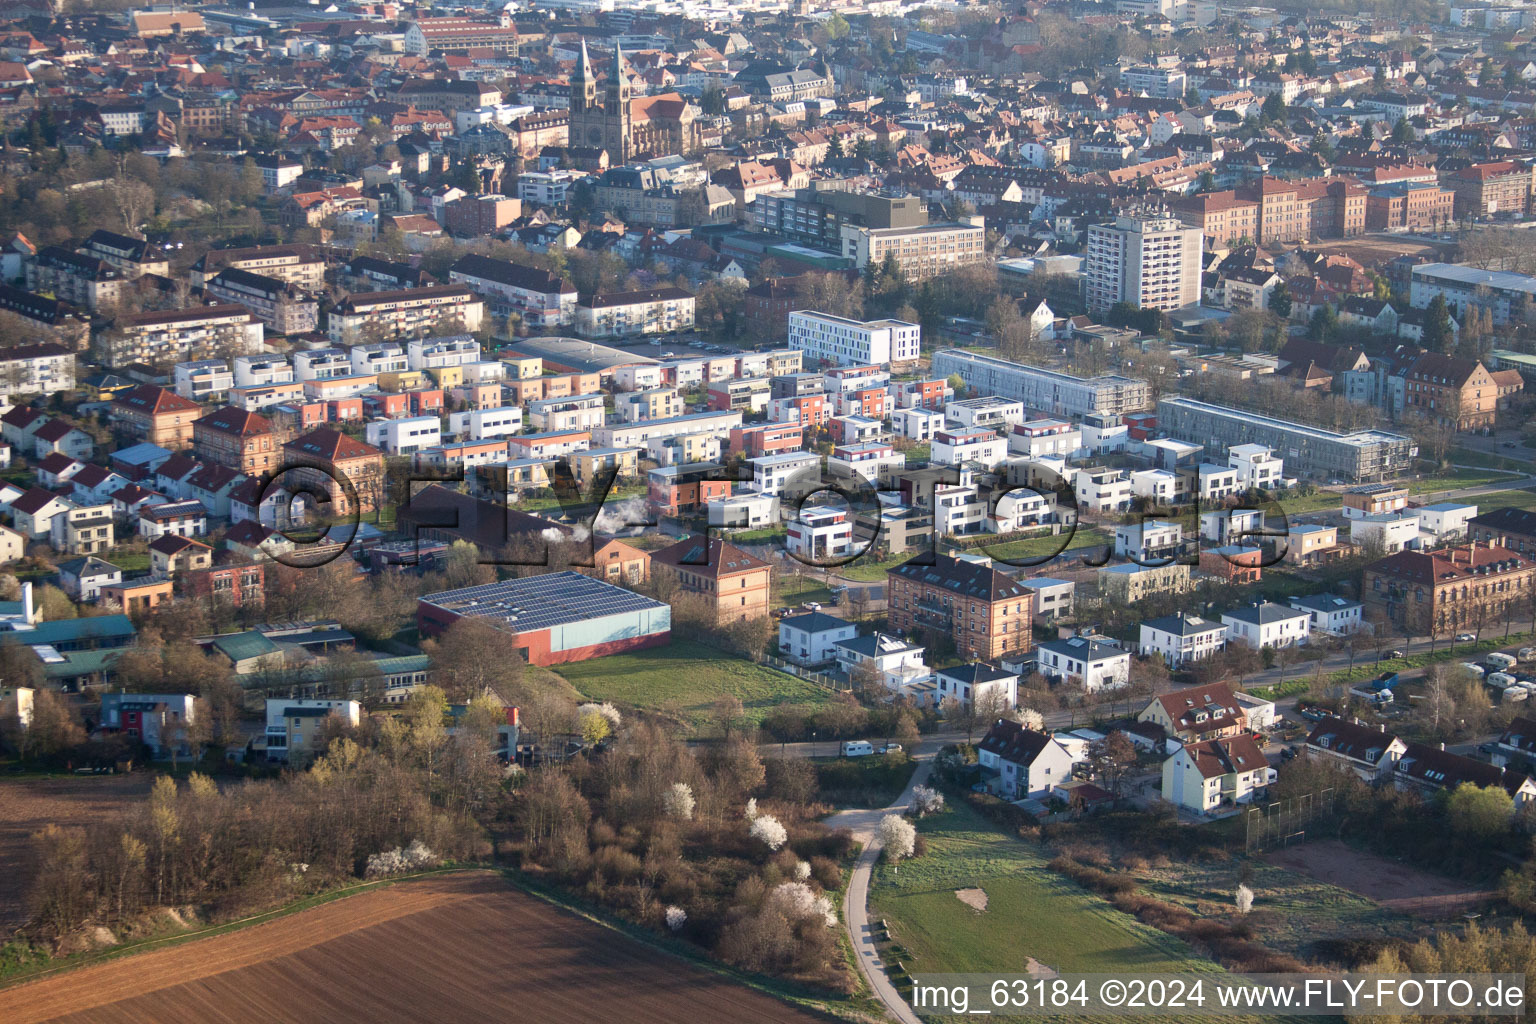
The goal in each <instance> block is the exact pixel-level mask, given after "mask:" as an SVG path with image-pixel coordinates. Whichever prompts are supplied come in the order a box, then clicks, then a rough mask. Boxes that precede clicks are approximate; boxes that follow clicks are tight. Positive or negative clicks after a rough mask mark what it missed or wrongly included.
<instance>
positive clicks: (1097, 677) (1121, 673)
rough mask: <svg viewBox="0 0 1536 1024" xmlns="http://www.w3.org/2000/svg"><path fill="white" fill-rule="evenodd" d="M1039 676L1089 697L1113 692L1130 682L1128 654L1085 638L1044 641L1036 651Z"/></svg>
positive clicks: (1129, 657)
mask: <svg viewBox="0 0 1536 1024" xmlns="http://www.w3.org/2000/svg"><path fill="white" fill-rule="evenodd" d="M1035 664H1036V665H1038V666H1039V669H1040V673H1041V675H1043V676H1045V677H1046V678H1048V679H1058V680H1061V681H1062V682H1064V683H1066V684H1068V685H1069V686H1081V687H1082V688H1083V689H1084V690H1085V691H1087V692H1088V693H1097V692H1099V691H1100V690H1112V689H1116V688H1118V687H1121V686H1124V685H1126V684H1127V683H1129V682H1130V681H1131V652H1130V651H1125V650H1121V649H1120V648H1119V647H1116V646H1115V645H1114V644H1106V643H1101V642H1099V641H1097V640H1093V639H1090V638H1088V637H1086V636H1074V637H1068V638H1067V639H1065V640H1047V641H1045V642H1044V643H1042V644H1041V645H1040V646H1039V647H1038V648H1036V650H1035Z"/></svg>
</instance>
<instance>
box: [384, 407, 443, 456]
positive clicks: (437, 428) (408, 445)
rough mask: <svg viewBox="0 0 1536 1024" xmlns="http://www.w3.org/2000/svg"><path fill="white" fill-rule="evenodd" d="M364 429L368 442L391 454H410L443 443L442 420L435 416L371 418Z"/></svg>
mask: <svg viewBox="0 0 1536 1024" xmlns="http://www.w3.org/2000/svg"><path fill="white" fill-rule="evenodd" d="M364 429H365V437H366V439H367V441H368V443H369V444H371V445H373V446H374V447H375V448H380V449H383V450H384V451H386V452H388V453H389V454H391V455H412V454H415V453H416V452H419V451H422V450H423V449H426V448H436V447H438V446H439V445H441V444H442V443H443V421H442V420H441V419H439V418H438V417H436V416H404V417H401V418H400V419H395V420H373V421H371V422H370V423H369V424H368V425H367V427H366V428H364Z"/></svg>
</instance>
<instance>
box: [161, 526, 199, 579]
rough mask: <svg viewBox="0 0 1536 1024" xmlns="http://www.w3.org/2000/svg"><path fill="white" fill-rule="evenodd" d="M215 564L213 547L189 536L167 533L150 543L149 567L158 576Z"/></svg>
mask: <svg viewBox="0 0 1536 1024" xmlns="http://www.w3.org/2000/svg"><path fill="white" fill-rule="evenodd" d="M212 564H213V548H211V547H209V546H208V545H207V544H199V543H198V542H197V541H195V540H192V539H190V538H187V537H177V536H175V535H174V534H166V535H165V536H164V537H159V538H157V539H156V540H154V541H152V542H151V543H150V545H149V567H150V569H151V570H152V571H153V573H154V575H156V576H175V575H176V574H178V573H183V572H188V571H190V570H192V569H206V568H208V566H210V565H212Z"/></svg>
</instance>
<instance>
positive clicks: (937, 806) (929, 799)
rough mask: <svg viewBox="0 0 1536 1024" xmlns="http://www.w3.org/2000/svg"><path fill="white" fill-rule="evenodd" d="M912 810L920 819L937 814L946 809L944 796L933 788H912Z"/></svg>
mask: <svg viewBox="0 0 1536 1024" xmlns="http://www.w3.org/2000/svg"><path fill="white" fill-rule="evenodd" d="M912 809H913V810H914V811H916V812H917V816H918V817H919V818H921V817H923V816H924V815H927V814H937V813H939V812H940V811H942V810H943V809H944V794H943V793H940V792H939V791H938V790H936V789H934V788H932V787H931V786H913V787H912Z"/></svg>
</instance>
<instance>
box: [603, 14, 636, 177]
mask: <svg viewBox="0 0 1536 1024" xmlns="http://www.w3.org/2000/svg"><path fill="white" fill-rule="evenodd" d="M603 115H604V116H603V127H604V129H605V132H604V135H605V136H606V137H605V138H604V140H603V145H604V146H605V147H606V148H607V150H608V155H609V157H611V158H612V159H613V161H614V162H615V163H624V162H626V161H628V160H629V158H630V121H629V119H630V113H629V76H628V75H626V74H625V73H624V48H623V47H621V46H619V45H618V43H617V42H615V43H614V46H613V72H612V73H611V74H610V75H609V76H608V88H607V91H606V95H604V97H603Z"/></svg>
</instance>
